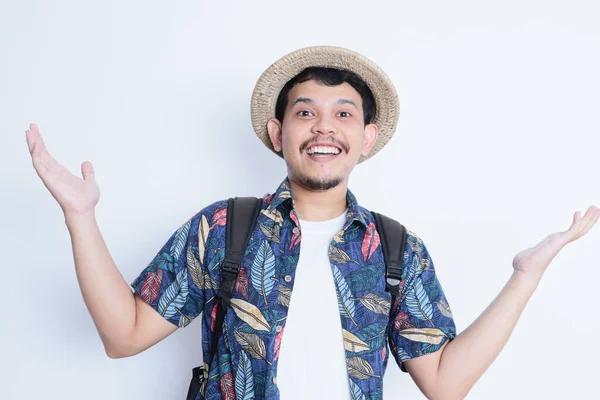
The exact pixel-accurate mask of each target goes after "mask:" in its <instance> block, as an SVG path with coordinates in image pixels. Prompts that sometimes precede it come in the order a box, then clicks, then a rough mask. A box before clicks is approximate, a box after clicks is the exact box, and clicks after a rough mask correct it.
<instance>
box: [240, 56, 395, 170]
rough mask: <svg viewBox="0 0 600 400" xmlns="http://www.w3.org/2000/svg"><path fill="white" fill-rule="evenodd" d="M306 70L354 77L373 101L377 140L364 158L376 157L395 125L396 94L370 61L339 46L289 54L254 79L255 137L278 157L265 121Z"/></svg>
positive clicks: (385, 76)
mask: <svg viewBox="0 0 600 400" xmlns="http://www.w3.org/2000/svg"><path fill="white" fill-rule="evenodd" d="M308 67H326V68H337V69H342V70H347V71H351V72H353V73H355V74H356V75H358V76H359V77H360V78H361V79H362V80H363V81H365V83H366V84H367V86H369V89H371V92H373V97H374V98H375V105H376V107H375V109H376V111H375V115H374V117H373V120H372V121H371V122H372V123H373V124H375V125H377V128H378V129H379V137H378V139H377V142H375V145H374V146H373V148H372V149H371V152H370V153H369V155H368V156H366V157H365V156H361V157H360V159H359V161H358V162H359V163H361V162H363V161H365V160H367V159H368V158H371V157H373V156H374V155H375V154H377V153H378V152H379V151H380V150H381V149H382V148H383V147H384V146H385V145H386V144H387V143H388V142H389V140H390V139H391V138H392V136H393V135H394V132H395V131H396V126H397V124H398V117H399V113H400V104H399V101H398V93H397V92H396V89H395V88H394V85H393V84H392V81H391V80H390V79H389V77H388V76H387V75H386V74H385V73H384V72H383V70H382V69H381V68H379V67H378V66H377V65H376V64H375V63H374V62H373V61H371V60H369V59H368V58H366V57H365V56H363V55H361V54H359V53H357V52H355V51H352V50H348V49H345V48H342V47H335V46H313V47H305V48H303V49H299V50H296V51H294V52H291V53H289V54H287V55H285V56H284V57H282V58H281V59H279V60H278V61H276V62H275V63H273V64H272V65H271V66H270V67H269V68H267V70H266V71H265V72H263V74H262V75H261V77H260V78H259V79H258V82H257V83H256V86H255V88H254V91H253V93H252V99H251V102H250V115H251V120H252V126H253V128H254V131H255V132H256V135H257V136H258V138H259V139H260V140H261V141H262V142H263V143H264V144H265V146H267V147H268V148H269V149H271V151H273V152H274V153H275V154H277V155H278V156H280V157H282V154H281V153H279V152H277V151H275V149H274V148H273V143H272V142H271V139H270V138H269V134H268V132H267V121H268V120H269V119H270V118H274V117H275V106H276V104H277V98H278V96H279V93H280V92H281V89H283V87H284V86H285V84H286V83H287V82H288V81H289V80H290V79H292V78H293V77H295V76H296V75H298V74H299V73H300V72H302V71H303V70H304V69H306V68H308Z"/></svg>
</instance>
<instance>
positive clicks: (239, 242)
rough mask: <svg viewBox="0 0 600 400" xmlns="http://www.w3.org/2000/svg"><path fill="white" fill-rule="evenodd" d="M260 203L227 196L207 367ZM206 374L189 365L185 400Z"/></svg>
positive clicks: (194, 394) (200, 385)
mask: <svg viewBox="0 0 600 400" xmlns="http://www.w3.org/2000/svg"><path fill="white" fill-rule="evenodd" d="M261 206H262V199H259V198H256V197H236V198H231V199H229V200H228V202H227V225H226V233H227V239H226V241H225V259H224V260H223V265H222V268H221V284H220V285H219V294H218V296H217V299H215V301H219V302H220V303H221V304H220V305H217V315H216V316H215V331H214V332H213V334H212V341H211V344H210V353H209V355H208V368H210V365H211V362H212V358H213V356H214V355H215V354H217V344H218V343H219V337H220V336H221V333H222V332H223V320H224V319H225V311H226V309H227V307H229V304H230V301H231V295H232V293H233V287H234V286H235V281H236V279H237V277H238V274H239V272H240V268H241V266H242V260H243V258H244V254H245V253H246V248H247V247H248V243H249V242H250V236H251V235H252V232H253V231H254V226H255V225H256V220H257V219H258V214H259V213H260V209H261ZM207 375H208V371H205V370H204V367H196V368H194V369H192V381H191V383H190V387H189V389H188V395H187V400H194V399H195V398H196V397H197V394H198V393H199V392H200V391H202V388H203V384H205V383H206V382H205V380H206V377H207Z"/></svg>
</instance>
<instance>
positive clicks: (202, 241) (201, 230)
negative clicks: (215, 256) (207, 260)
mask: <svg viewBox="0 0 600 400" xmlns="http://www.w3.org/2000/svg"><path fill="white" fill-rule="evenodd" d="M209 230H210V228H209V227H208V220H207V219H206V216H204V215H203V216H202V218H200V226H199V227H198V256H199V258H200V264H202V263H203V262H204V252H205V250H206V239H208V231H209Z"/></svg>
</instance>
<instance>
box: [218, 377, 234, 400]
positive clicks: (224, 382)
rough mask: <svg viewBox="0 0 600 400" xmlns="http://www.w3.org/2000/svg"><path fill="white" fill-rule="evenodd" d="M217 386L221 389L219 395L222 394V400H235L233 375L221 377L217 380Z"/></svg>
mask: <svg viewBox="0 0 600 400" xmlns="http://www.w3.org/2000/svg"><path fill="white" fill-rule="evenodd" d="M219 386H220V387H221V393H223V399H224V400H235V392H234V388H233V375H232V373H231V372H228V373H226V374H225V375H223V377H222V378H221V379H220V380H219Z"/></svg>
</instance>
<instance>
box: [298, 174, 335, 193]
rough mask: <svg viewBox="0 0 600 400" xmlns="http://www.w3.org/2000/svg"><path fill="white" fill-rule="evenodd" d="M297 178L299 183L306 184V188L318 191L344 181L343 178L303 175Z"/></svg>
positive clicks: (331, 187)
mask: <svg viewBox="0 0 600 400" xmlns="http://www.w3.org/2000/svg"><path fill="white" fill-rule="evenodd" d="M297 180H298V183H299V184H301V185H302V186H304V187H305V188H307V189H309V190H318V191H323V190H329V189H333V188H334V187H336V186H337V185H339V184H340V183H342V181H343V179H342V178H329V179H315V178H311V177H310V176H302V175H301V176H298V177H297Z"/></svg>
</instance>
